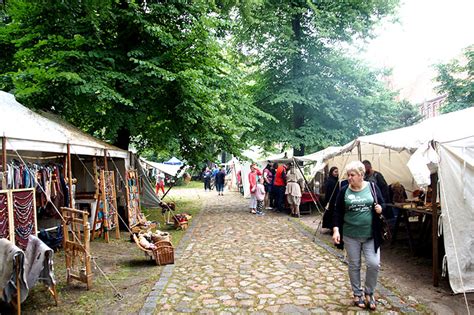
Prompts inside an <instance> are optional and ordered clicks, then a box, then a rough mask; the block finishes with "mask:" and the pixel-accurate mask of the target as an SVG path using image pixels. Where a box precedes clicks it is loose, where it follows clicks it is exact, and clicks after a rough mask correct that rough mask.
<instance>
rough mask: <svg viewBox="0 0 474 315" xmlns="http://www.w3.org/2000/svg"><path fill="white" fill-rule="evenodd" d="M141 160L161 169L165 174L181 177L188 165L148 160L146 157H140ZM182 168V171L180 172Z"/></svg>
mask: <svg viewBox="0 0 474 315" xmlns="http://www.w3.org/2000/svg"><path fill="white" fill-rule="evenodd" d="M140 160H141V161H142V162H143V163H145V164H147V165H148V166H150V167H152V168H155V169H157V170H159V171H160V172H163V173H165V174H168V175H171V176H177V177H181V176H183V174H184V171H185V170H186V168H187V167H184V168H182V166H183V165H172V164H165V163H158V162H152V161H148V160H146V159H144V158H140ZM180 170H181V172H180Z"/></svg>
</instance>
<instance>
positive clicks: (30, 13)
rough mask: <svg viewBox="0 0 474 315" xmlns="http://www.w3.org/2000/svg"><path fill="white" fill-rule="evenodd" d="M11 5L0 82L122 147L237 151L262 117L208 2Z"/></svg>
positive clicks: (0, 41)
mask: <svg viewBox="0 0 474 315" xmlns="http://www.w3.org/2000/svg"><path fill="white" fill-rule="evenodd" d="M7 4H8V6H7V13H8V14H9V16H10V18H11V20H10V21H9V22H7V23H5V25H4V27H3V28H2V29H1V30H0V47H1V48H7V51H8V53H6V54H4V55H0V57H1V58H2V60H0V62H1V63H2V64H5V65H7V68H6V69H5V70H2V71H1V81H0V84H1V86H0V88H2V89H7V90H10V91H12V92H14V93H15V95H16V96H17V98H18V99H19V100H20V101H21V102H23V103H25V104H26V105H28V106H30V107H35V108H42V109H48V110H53V111H54V112H56V113H58V114H60V115H61V116H63V117H65V118H67V119H68V120H69V121H71V122H72V123H74V124H76V125H78V126H80V127H81V128H83V129H84V130H86V131H88V132H89V133H91V134H94V135H95V136H98V137H101V138H103V139H108V140H111V141H113V142H114V143H115V144H117V145H119V146H120V147H122V148H128V145H129V142H130V141H131V142H132V143H133V145H134V146H135V147H136V148H138V149H139V150H142V149H144V148H145V147H148V148H156V149H157V150H159V149H162V148H164V147H166V148H169V149H170V150H171V151H173V150H174V151H178V150H179V151H180V153H181V156H182V157H185V158H187V159H188V160H194V161H198V160H201V159H205V158H212V157H213V156H214V154H215V153H216V152H220V151H221V150H225V151H228V152H231V153H237V152H239V150H240V149H241V148H242V147H244V146H245V139H246V138H245V137H246V136H245V135H246V134H247V132H248V130H250V129H252V128H253V126H254V125H256V124H258V120H257V119H256V117H257V118H258V117H259V116H262V117H264V116H265V114H264V113H263V112H261V111H260V110H258V109H257V108H256V107H254V106H253V105H252V104H251V102H250V99H249V98H248V96H246V94H245V88H244V84H243V80H244V72H243V69H242V65H241V64H240V63H239V60H238V58H236V55H235V53H234V51H233V49H232V47H230V46H229V45H228V44H227V43H226V42H225V41H223V40H221V39H220V37H221V35H222V34H221V33H222V32H221V31H220V30H224V29H225V28H227V26H226V23H227V21H226V20H225V19H222V18H221V17H220V16H219V15H218V14H213V12H214V11H215V9H216V8H215V7H214V6H213V5H212V3H210V4H208V3H206V2H192V3H186V2H182V1H167V2H166V3H164V2H161V1H146V2H145V1H143V2H142V1H128V0H119V1H99V2H97V1H81V2H78V1H72V0H70V1H61V2H53V3H51V2H49V1H34V2H30V1H24V0H11V1H9V2H8V3H7ZM229 116H231V117H232V119H229Z"/></svg>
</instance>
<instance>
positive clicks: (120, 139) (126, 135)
mask: <svg viewBox="0 0 474 315" xmlns="http://www.w3.org/2000/svg"><path fill="white" fill-rule="evenodd" d="M129 144H130V130H129V129H128V128H125V127H120V129H119V130H118V132H117V139H116V140H115V142H114V145H115V146H117V147H119V148H120V149H123V150H127V151H128V145H129Z"/></svg>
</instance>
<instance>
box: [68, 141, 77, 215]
mask: <svg viewBox="0 0 474 315" xmlns="http://www.w3.org/2000/svg"><path fill="white" fill-rule="evenodd" d="M67 177H68V185H69V208H71V209H74V206H75V205H74V204H73V197H74V196H73V192H72V165H71V145H70V144H69V143H68V144H67Z"/></svg>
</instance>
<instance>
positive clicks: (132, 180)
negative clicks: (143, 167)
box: [127, 171, 140, 226]
mask: <svg viewBox="0 0 474 315" xmlns="http://www.w3.org/2000/svg"><path fill="white" fill-rule="evenodd" d="M127 177H128V180H127V186H128V202H129V206H128V213H129V214H128V216H129V225H130V226H134V225H136V224H138V214H139V213H140V208H139V207H140V206H139V198H140V197H139V195H138V187H137V184H136V181H137V180H136V173H135V172H134V171H128V172H127Z"/></svg>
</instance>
